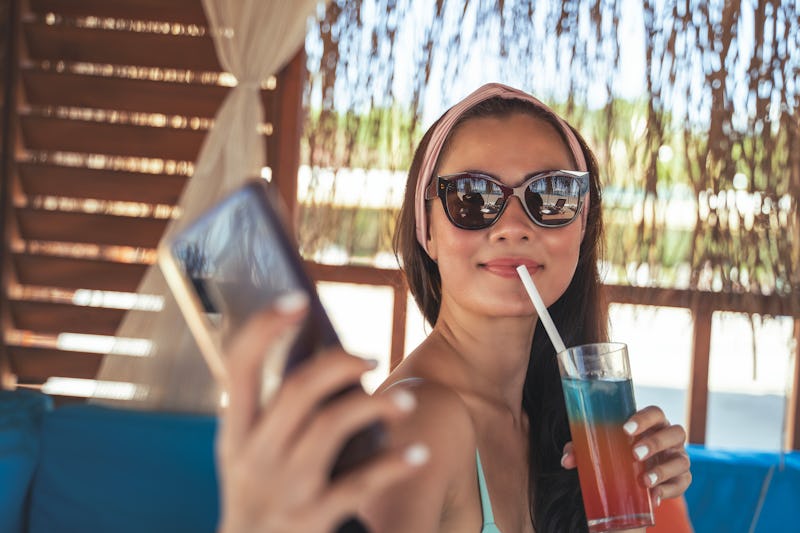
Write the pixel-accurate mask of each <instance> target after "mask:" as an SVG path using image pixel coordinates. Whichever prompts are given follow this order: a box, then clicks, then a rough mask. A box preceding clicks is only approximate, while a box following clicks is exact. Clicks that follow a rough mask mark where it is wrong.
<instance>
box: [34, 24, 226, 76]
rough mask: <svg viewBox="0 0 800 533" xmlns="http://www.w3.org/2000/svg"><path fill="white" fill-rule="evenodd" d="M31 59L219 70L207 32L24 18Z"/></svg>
mask: <svg viewBox="0 0 800 533" xmlns="http://www.w3.org/2000/svg"><path fill="white" fill-rule="evenodd" d="M23 32H24V36H25V42H26V44H27V46H28V53H29V54H30V59H32V60H36V61H47V60H50V61H69V62H78V63H102V64H112V65H136V66H141V67H156V68H166V69H168V68H174V69H188V70H198V71H205V72H221V71H222V67H221V66H220V64H219V61H218V60H217V53H216V51H215V49H214V42H213V41H212V40H211V36H210V35H203V36H191V35H171V34H166V33H146V32H135V31H127V30H104V29H97V28H80V27H77V26H71V25H67V24H54V25H49V24H46V23H45V22H40V21H26V22H25V23H24V26H23Z"/></svg>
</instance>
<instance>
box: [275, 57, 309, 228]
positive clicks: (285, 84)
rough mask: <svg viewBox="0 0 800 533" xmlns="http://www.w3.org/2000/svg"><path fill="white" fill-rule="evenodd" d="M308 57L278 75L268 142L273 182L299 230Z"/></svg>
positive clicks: (293, 226)
mask: <svg viewBox="0 0 800 533" xmlns="http://www.w3.org/2000/svg"><path fill="white" fill-rule="evenodd" d="M305 61H306V54H305V50H304V49H303V48H302V47H301V48H300V51H299V52H297V55H295V56H294V58H292V60H291V61H290V62H289V63H288V64H287V65H286V66H285V67H283V70H281V71H280V73H279V74H278V80H277V85H276V87H275V92H276V94H275V98H274V99H273V100H272V102H273V104H272V109H271V113H269V115H270V116H271V117H272V121H273V125H274V126H275V128H274V131H273V132H272V135H271V136H270V137H269V138H268V139H267V165H269V167H270V168H271V169H272V182H273V183H274V184H275V185H277V187H278V191H280V195H281V197H282V198H283V201H284V203H285V205H286V208H287V211H288V214H289V222H290V223H291V226H292V228H293V229H296V228H297V216H298V208H297V172H298V170H299V168H300V138H301V136H302V134H303V90H304V89H303V86H304V84H305V77H306V67H305Z"/></svg>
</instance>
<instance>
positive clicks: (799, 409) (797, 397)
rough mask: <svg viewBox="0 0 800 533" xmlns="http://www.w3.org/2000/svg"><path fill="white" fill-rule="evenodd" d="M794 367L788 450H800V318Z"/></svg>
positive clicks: (797, 322)
mask: <svg viewBox="0 0 800 533" xmlns="http://www.w3.org/2000/svg"><path fill="white" fill-rule="evenodd" d="M792 359H793V360H794V366H793V367H792V369H791V372H792V376H791V379H792V388H791V390H790V392H789V394H790V397H789V398H788V399H787V405H788V408H787V409H786V449H788V450H800V318H795V319H794V357H793V358H792Z"/></svg>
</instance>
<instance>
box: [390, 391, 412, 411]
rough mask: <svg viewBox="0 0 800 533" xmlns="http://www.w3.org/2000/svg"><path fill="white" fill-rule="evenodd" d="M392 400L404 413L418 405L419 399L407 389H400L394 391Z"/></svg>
mask: <svg viewBox="0 0 800 533" xmlns="http://www.w3.org/2000/svg"><path fill="white" fill-rule="evenodd" d="M392 401H393V402H394V404H395V405H396V406H397V407H399V408H400V410H401V411H403V412H404V413H409V412H411V411H413V410H414V407H416V406H417V399H416V398H414V395H413V394H411V393H410V392H408V391H407V390H403V389H398V390H396V391H394V392H392Z"/></svg>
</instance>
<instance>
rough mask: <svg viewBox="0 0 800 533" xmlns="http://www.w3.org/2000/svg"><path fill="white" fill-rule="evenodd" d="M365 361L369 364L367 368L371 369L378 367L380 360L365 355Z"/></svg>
mask: <svg viewBox="0 0 800 533" xmlns="http://www.w3.org/2000/svg"><path fill="white" fill-rule="evenodd" d="M364 362H365V363H366V364H367V368H369V369H370V370H375V369H376V368H378V360H377V359H372V358H371V357H365V358H364Z"/></svg>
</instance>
